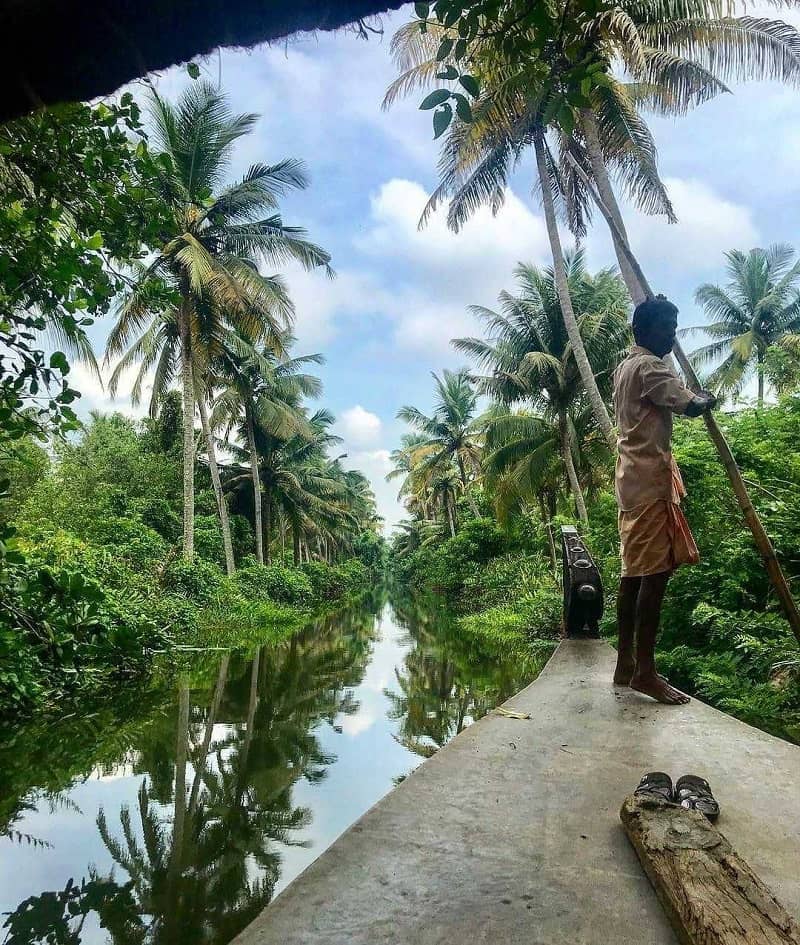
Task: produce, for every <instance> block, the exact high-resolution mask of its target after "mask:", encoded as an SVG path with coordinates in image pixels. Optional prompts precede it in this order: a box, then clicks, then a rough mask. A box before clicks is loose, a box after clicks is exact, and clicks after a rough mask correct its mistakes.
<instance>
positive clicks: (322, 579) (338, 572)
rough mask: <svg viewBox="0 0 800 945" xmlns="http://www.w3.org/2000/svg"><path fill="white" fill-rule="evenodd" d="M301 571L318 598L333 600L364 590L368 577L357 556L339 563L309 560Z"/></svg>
mask: <svg viewBox="0 0 800 945" xmlns="http://www.w3.org/2000/svg"><path fill="white" fill-rule="evenodd" d="M303 573H304V574H305V575H306V576H307V577H308V579H309V581H310V582H311V587H312V590H313V593H314V596H315V597H316V598H318V599H319V600H333V599H334V598H337V597H343V596H345V595H347V594H352V593H356V592H358V591H362V590H365V589H366V587H367V582H368V577H369V575H368V572H367V568H366V566H365V565H364V564H363V562H361V561H359V560H358V559H357V558H349V559H348V560H347V561H343V562H342V563H341V564H326V563H325V562H324V561H309V562H306V563H305V564H304V565H303Z"/></svg>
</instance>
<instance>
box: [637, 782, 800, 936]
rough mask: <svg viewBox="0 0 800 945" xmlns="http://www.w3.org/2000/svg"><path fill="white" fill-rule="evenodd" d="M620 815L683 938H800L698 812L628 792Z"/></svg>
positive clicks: (794, 925)
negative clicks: (628, 795) (629, 794)
mask: <svg viewBox="0 0 800 945" xmlns="http://www.w3.org/2000/svg"><path fill="white" fill-rule="evenodd" d="M620 819H621V820H622V823H623V825H624V827H625V831H626V833H627V834H628V839H629V840H630V841H631V843H632V844H633V847H634V849H635V850H636V853H637V855H638V857H639V860H640V861H641V864H642V866H643V867H644V870H645V872H646V873H647V876H648V878H649V879H650V882H651V883H652V884H653V887H654V889H655V891H656V893H657V895H658V898H659V899H660V900H661V904H662V906H663V907H664V909H665V910H666V913H667V916H668V917H669V920H670V922H671V923H672V926H673V928H674V929H675V932H676V933H677V935H678V938H679V939H680V940H681V941H682V942H684V943H687V945H800V926H798V924H797V922H795V920H794V919H793V918H792V917H791V916H790V915H789V914H788V912H786V910H785V909H784V908H783V906H782V905H781V904H780V903H779V902H778V900H777V899H776V898H775V897H774V896H773V895H772V893H771V892H770V890H769V889H768V888H767V887H766V886H765V885H764V883H762V882H761V880H760V879H759V878H758V877H757V876H756V875H755V873H754V872H753V871H752V870H751V869H750V867H749V866H748V865H747V863H746V862H745V861H744V860H743V859H742V858H741V857H740V856H739V855H738V854H737V853H736V851H735V850H734V849H733V847H731V845H730V843H729V842H728V841H727V840H726V839H725V837H724V836H723V835H722V834H721V833H720V832H719V831H718V830H717V829H716V827H714V825H713V824H711V823H709V822H708V820H706V818H705V817H704V816H703V815H702V814H700V813H698V812H697V811H692V810H686V809H685V808H683V807H679V806H678V805H677V804H670V803H669V802H668V801H665V800H662V799H661V798H654V797H644V796H641V795H639V796H635V795H631V796H630V797H627V798H626V799H625V802H624V803H623V805H622V810H621V811H620Z"/></svg>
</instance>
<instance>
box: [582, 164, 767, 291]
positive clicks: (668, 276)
mask: <svg viewBox="0 0 800 945" xmlns="http://www.w3.org/2000/svg"><path fill="white" fill-rule="evenodd" d="M664 183H665V185H666V187H667V192H668V193H669V195H670V198H671V200H672V204H673V207H674V208H675V214H676V216H677V217H678V222H677V223H673V224H670V223H668V222H667V221H666V220H665V219H664V218H663V217H653V216H646V215H645V214H643V213H639V212H638V211H636V210H633V209H632V208H631V207H630V206H628V207H626V208H624V211H623V212H624V215H625V220H626V224H627V229H628V235H629V237H630V241H631V245H632V247H633V249H634V252H635V253H636V254H637V256H638V257H639V259H640V260H641V262H642V267H643V268H644V270H645V272H646V273H648V272H649V273H655V275H656V277H657V279H658V285H656V286H654V288H657V289H659V290H660V289H662V288H664V289H665V290H669V291H671V290H670V286H671V285H676V284H681V283H684V282H686V281H687V280H688V281H689V282H690V283H691V284H697V283H698V282H700V281H702V280H703V279H704V278H715V277H716V276H715V273H717V272H718V271H719V268H720V264H721V262H722V254H723V253H724V252H725V251H726V250H728V249H730V248H731V247H732V246H747V247H749V246H754V245H757V243H758V241H759V232H758V229H757V227H756V225H755V222H754V221H753V216H752V213H751V211H750V209H749V207H745V206H742V205H741V204H738V203H735V202H733V201H732V200H728V199H726V198H725V197H723V196H721V195H720V194H719V193H718V192H717V191H716V190H715V189H714V188H713V186H711V185H710V184H707V183H705V182H704V181H701V180H699V179H696V178H687V179H683V178H678V177H667V178H665V180H664ZM589 247H590V250H591V254H590V264H591V265H592V266H593V267H594V266H601V265H608V260H609V258H610V257H611V258H613V256H611V241H610V237H609V236H608V232H607V230H606V229H605V227H602V226H597V227H596V228H595V229H594V231H593V233H592V235H591V237H590V240H589Z"/></svg>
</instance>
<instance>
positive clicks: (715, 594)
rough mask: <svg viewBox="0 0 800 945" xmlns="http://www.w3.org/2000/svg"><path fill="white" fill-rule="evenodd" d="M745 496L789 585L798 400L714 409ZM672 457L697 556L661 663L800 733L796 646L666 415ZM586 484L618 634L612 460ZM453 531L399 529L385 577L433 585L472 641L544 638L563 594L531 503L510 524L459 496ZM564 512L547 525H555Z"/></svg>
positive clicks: (701, 443)
mask: <svg viewBox="0 0 800 945" xmlns="http://www.w3.org/2000/svg"><path fill="white" fill-rule="evenodd" d="M719 422H720V425H721V426H722V427H723V429H724V432H725V435H726V437H727V438H728V440H729V442H730V444H731V447H732V449H733V452H734V455H735V456H736V458H737V461H738V462H739V464H740V467H741V469H742V473H743V475H744V477H745V479H746V481H747V482H748V483H749V486H750V490H751V496H752V499H753V502H754V504H755V506H756V508H757V510H758V513H759V515H760V516H761V518H762V520H763V522H764V525H765V528H766V529H767V532H768V533H769V534H770V536H771V537H772V539H773V541H774V543H775V546H776V549H777V551H778V554H779V557H780V559H781V563H782V565H783V567H784V569H785V571H786V574H787V577H788V578H789V580H790V582H792V584H793V585H794V586H795V587H797V586H798V584H799V583H800V518H798V516H797V513H796V509H797V504H798V501H800V397H797V396H794V397H788V398H786V399H784V400H782V401H781V402H780V403H779V404H777V405H774V406H770V407H765V408H761V409H748V410H740V411H737V412H735V413H730V414H721V415H720V417H719ZM674 451H675V456H676V459H677V461H678V463H679V465H680V467H681V470H682V472H683V477H684V480H685V482H686V486H687V490H688V496H687V498H686V500H685V506H684V507H685V511H686V515H687V517H688V519H689V522H690V523H691V527H692V530H693V532H694V534H695V537H696V539H697V542H698V545H699V547H700V551H701V562H700V564H699V565H697V566H695V567H685V568H681V569H679V571H678V572H677V573H676V574H675V576H674V577H673V578H672V580H671V581H670V586H669V590H668V593H667V596H666V600H665V602H664V609H663V617H662V632H661V636H660V639H659V666H660V668H661V670H662V671H663V672H665V673H666V674H667V675H668V676H669V677H670V678H671V679H672V680H673V681H674V682H675V683H676V685H679V686H680V687H681V688H683V689H685V690H686V691H688V692H690V693H694V694H696V695H697V696H699V697H700V698H703V699H706V700H708V701H710V702H711V703H713V704H714V705H717V706H719V707H720V708H721V709H723V710H725V711H727V712H730V713H732V714H733V715H735V716H737V717H738V718H741V719H744V720H745V721H747V722H750V723H752V724H754V725H758V726H760V727H761V728H763V729H765V730H767V731H770V732H773V733H775V734H777V735H781V736H783V737H789V738H792V739H795V740H800V651H799V650H798V647H797V642H796V640H795V638H794V636H793V635H792V633H791V631H790V630H789V627H788V625H787V623H786V621H785V619H784V617H783V615H782V613H781V612H780V610H779V608H778V605H777V602H776V601H775V598H774V595H773V593H772V591H771V587H770V584H769V581H768V579H767V575H766V573H765V571H764V568H763V565H762V563H761V560H760V558H759V556H758V553H757V552H756V550H755V548H754V546H753V541H752V537H751V535H750V534H749V532H748V531H747V529H746V528H745V526H744V524H743V522H742V519H741V513H740V511H739V509H738V506H737V504H736V501H735V499H734V496H733V494H732V491H731V488H730V484H729V482H728V480H727V477H726V475H725V472H724V470H723V468H722V467H721V465H720V464H719V461H718V458H717V456H716V453H715V451H714V447H713V444H712V443H711V441H710V440H709V438H708V436H707V434H706V433H705V431H704V429H703V427H702V426H701V425H699V424H698V423H693V422H691V421H689V420H681V421H679V422H677V423H676V427H675V435H674ZM593 476H594V478H595V482H596V486H595V489H596V492H595V494H594V496H593V499H592V502H591V504H590V506H589V523H588V525H587V527H586V529H585V537H586V541H587V544H588V547H589V548H590V549H591V551H592V554H593V556H594V558H595V561H596V562H597V564H598V566H599V567H600V569H601V572H602V576H603V582H604V585H605V588H606V593H607V602H606V611H605V616H604V621H603V628H602V629H603V632H604V633H605V634H606V635H607V636H608V637H609V639H611V640H613V639H614V637H615V635H616V618H615V601H614V599H615V596H616V591H617V587H618V584H619V572H620V559H619V535H618V532H617V504H616V499H615V497H614V492H613V485H612V480H611V469H610V467H609V466H605V467H601V468H599V469H597V470H595V471H594V472H593ZM459 512H460V515H461V517H462V523H461V528H460V531H459V533H458V535H457V536H456V537H455V538H444V537H443V535H442V532H441V529H440V530H439V531H438V532H437V533H435V534H434V533H430V535H429V536H428V537H425V536H424V534H423V537H422V540H421V541H419V542H418V543H417V544H416V545H414V546H412V545H411V544H410V543H409V532H408V531H405V532H404V533H402V534H401V535H400V536H399V537H398V538H397V539H396V540H395V543H394V546H393V550H392V555H391V559H390V563H391V570H392V574H393V575H394V576H395V577H396V578H397V579H398V580H400V581H402V582H404V583H407V584H408V585H409V586H410V587H414V588H422V589H425V588H428V589H434V590H438V591H439V592H441V593H442V594H443V595H444V596H445V597H446V599H447V601H448V602H449V603H450V604H451V605H453V606H454V607H455V608H456V609H457V610H458V611H460V612H461V613H462V614H463V613H464V612H465V611H467V612H468V613H467V615H466V616H462V617H461V618H460V620H459V623H458V626H459V629H460V631H461V632H462V633H464V634H467V635H469V636H470V637H474V638H476V639H479V638H480V639H486V640H493V641H494V642H495V643H499V644H501V645H503V646H506V647H512V648H515V649H516V648H519V649H520V652H522V651H525V650H526V649H529V648H530V647H531V646H533V647H534V648H537V647H542V646H549V644H548V643H546V642H538V641H548V640H550V639H551V638H552V636H553V634H554V633H557V631H558V627H559V623H560V613H561V599H560V593H559V591H558V588H557V585H556V584H555V581H554V579H553V575H552V570H551V563H550V557H549V553H548V545H547V536H546V532H545V529H544V523H543V521H542V519H541V509H540V508H539V507H538V506H534V507H533V508H531V507H530V506H528V507H527V508H525V509H524V512H523V513H522V514H519V513H518V514H517V515H515V516H514V517H513V518H511V519H510V520H509V528H508V530H507V531H506V532H503V531H501V530H500V529H499V527H498V526H497V525H496V524H495V523H494V521H493V520H492V519H490V518H479V519H475V518H469V517H468V516H469V512H468V509H467V505H466V504H465V503H463V502H462V503H461V504H460V507H459ZM562 521H563V522H565V523H570V524H572V523H573V519H572V517H571V515H569V514H564V513H563V512H561V513H557V514H555V515H554V516H552V518H551V519H550V522H551V524H552V526H553V527H555V528H556V529H557V527H558V525H559V524H560V523H561V522H562Z"/></svg>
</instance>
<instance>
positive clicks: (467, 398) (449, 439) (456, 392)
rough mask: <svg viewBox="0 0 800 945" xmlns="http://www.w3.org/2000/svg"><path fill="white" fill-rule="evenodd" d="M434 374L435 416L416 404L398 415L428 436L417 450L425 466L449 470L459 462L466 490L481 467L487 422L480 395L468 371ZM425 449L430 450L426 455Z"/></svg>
mask: <svg viewBox="0 0 800 945" xmlns="http://www.w3.org/2000/svg"><path fill="white" fill-rule="evenodd" d="M432 376H433V381H434V384H435V387H436V395H437V400H436V402H435V403H434V408H433V413H432V414H431V416H426V415H425V414H424V413H422V411H420V410H418V409H417V408H416V407H410V406H405V407H401V408H400V410H398V412H397V417H398V419H399V420H403V421H405V422H406V423H408V424H409V425H410V426H412V427H415V428H416V430H417V431H418V432H419V433H420V434H421V436H422V437H423V438H424V439H423V441H422V442H421V443H420V445H419V449H418V450H417V456H418V457H419V458H420V461H421V463H422V467H423V468H427V469H430V470H447V468H448V467H449V466H450V465H451V464H455V465H456V467H457V469H458V476H459V479H460V481H461V488H462V489H463V490H464V491H465V492H466V490H467V488H468V486H469V484H470V480H471V478H473V477H474V475H475V473H476V471H477V470H478V469H479V468H480V455H481V434H482V426H483V422H482V420H481V418H480V417H479V416H476V413H477V404H478V398H477V395H476V393H475V389H474V387H473V385H472V382H471V381H470V378H469V375H468V373H467V372H466V371H447V370H445V371H444V372H443V373H442V376H441V377H439V376H438V375H437V374H433V375H432ZM421 451H422V452H425V453H426V455H425V456H424V457H422V456H421ZM445 478H447V477H445Z"/></svg>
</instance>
